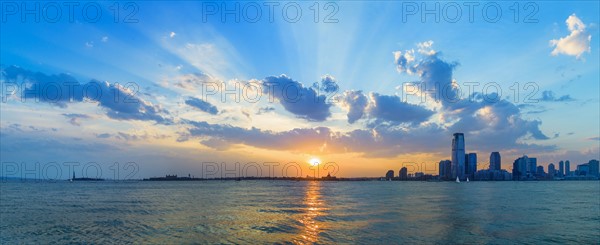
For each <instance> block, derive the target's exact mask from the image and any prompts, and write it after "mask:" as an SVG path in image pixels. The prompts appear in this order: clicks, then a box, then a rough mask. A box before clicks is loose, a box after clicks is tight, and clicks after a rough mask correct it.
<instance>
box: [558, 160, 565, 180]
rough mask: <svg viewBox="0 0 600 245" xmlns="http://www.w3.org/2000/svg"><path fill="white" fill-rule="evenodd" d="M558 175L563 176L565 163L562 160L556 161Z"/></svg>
mask: <svg viewBox="0 0 600 245" xmlns="http://www.w3.org/2000/svg"><path fill="white" fill-rule="evenodd" d="M558 176H560V177H563V176H565V163H564V162H563V161H560V162H558Z"/></svg>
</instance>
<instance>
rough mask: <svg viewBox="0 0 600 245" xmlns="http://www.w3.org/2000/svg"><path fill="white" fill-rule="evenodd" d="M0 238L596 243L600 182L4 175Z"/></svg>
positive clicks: (168, 241) (172, 241)
mask: <svg viewBox="0 0 600 245" xmlns="http://www.w3.org/2000/svg"><path fill="white" fill-rule="evenodd" d="M0 211H1V217H0V219H1V220H0V243H1V244H14V243H38V244H39V243H81V242H86V243H102V244H104V243H120V244H121V243H131V242H134V243H152V244H180V243H186V244H187V243H210V244H215V243H243V244H248V243H250V244H264V243H318V244H331V243H358V244H373V243H377V244H389V243H410V244H415V243H416V244H423V243H428V244H429V243H443V244H448V243H468V244H507V243H508V244H514V243H527V244H540V243H560V244H563V243H578V244H598V243H600V182H598V181H579V182H578V181H571V182H470V183H460V184H456V183H452V182H443V183H435V182H388V181H381V182H380V181H370V182H304V181H300V182H294V181H239V182H238V181H206V182H110V181H106V182H74V183H69V182H54V183H44V182H41V183H40V182H37V183H36V182H33V183H24V182H4V183H0Z"/></svg>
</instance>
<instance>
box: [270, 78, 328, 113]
mask: <svg viewBox="0 0 600 245" xmlns="http://www.w3.org/2000/svg"><path fill="white" fill-rule="evenodd" d="M262 85H263V91H264V93H266V94H268V95H269V97H271V96H272V97H273V98H275V99H277V101H278V102H279V103H280V104H281V105H282V106H283V108H285V110H286V111H288V112H291V113H292V114H294V115H296V116H297V117H299V118H303V119H306V120H308V121H317V122H322V121H325V120H326V119H327V118H328V117H330V116H331V112H330V111H329V109H330V107H331V104H328V103H327V102H326V97H325V95H318V94H317V91H315V90H314V89H313V88H310V87H304V86H303V85H302V84H301V83H299V82H297V81H294V80H292V79H291V78H289V77H287V76H286V75H280V76H277V77H275V76H270V77H267V78H265V79H264V80H263V81H262Z"/></svg>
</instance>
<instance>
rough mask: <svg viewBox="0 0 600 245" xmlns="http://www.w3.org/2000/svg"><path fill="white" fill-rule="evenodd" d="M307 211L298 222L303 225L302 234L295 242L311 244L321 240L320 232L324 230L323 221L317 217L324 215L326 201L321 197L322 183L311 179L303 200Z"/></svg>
mask: <svg viewBox="0 0 600 245" xmlns="http://www.w3.org/2000/svg"><path fill="white" fill-rule="evenodd" d="M303 204H304V206H305V207H306V212H305V213H304V215H302V216H301V217H300V219H299V220H298V222H300V223H301V224H302V225H303V229H302V231H301V233H300V236H299V237H298V238H296V239H295V240H294V243H295V244H311V243H316V242H318V241H319V233H320V232H321V231H322V230H323V227H322V222H320V221H318V220H317V218H318V217H320V216H323V215H324V211H325V203H324V201H323V200H322V199H321V183H320V182H319V181H310V182H308V184H307V187H306V195H305V196H304V201H303Z"/></svg>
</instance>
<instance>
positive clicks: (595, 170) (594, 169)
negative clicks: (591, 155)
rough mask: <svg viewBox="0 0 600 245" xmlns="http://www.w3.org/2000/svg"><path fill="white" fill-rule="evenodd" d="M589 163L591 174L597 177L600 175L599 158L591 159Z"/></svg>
mask: <svg viewBox="0 0 600 245" xmlns="http://www.w3.org/2000/svg"><path fill="white" fill-rule="evenodd" d="M588 165H589V170H590V174H589V175H591V176H596V177H600V166H599V165H600V163H599V162H598V160H595V159H594V160H590V161H589V162H588Z"/></svg>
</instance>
